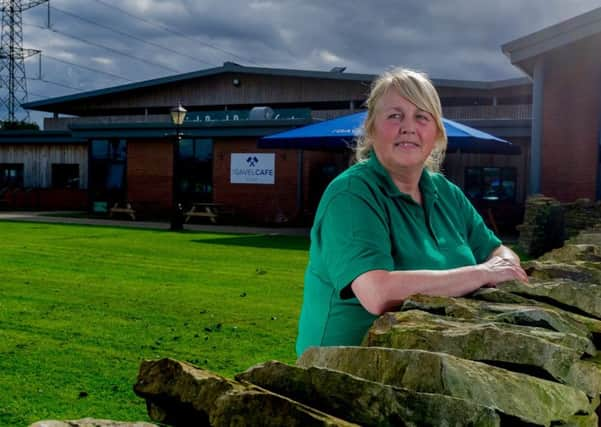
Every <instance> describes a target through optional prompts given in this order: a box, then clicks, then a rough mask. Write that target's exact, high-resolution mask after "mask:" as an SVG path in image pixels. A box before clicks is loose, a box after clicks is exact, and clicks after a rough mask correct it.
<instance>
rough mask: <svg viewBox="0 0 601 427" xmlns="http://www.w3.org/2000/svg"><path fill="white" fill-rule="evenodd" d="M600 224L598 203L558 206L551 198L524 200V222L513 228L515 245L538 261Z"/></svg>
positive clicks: (583, 200)
mask: <svg viewBox="0 0 601 427" xmlns="http://www.w3.org/2000/svg"><path fill="white" fill-rule="evenodd" d="M600 223H601V201H598V202H592V201H590V200H589V199H578V200H576V201H574V202H572V203H560V202H559V201H557V200H556V199H553V198H551V197H545V196H543V195H535V196H532V197H529V198H528V200H526V207H525V211H524V222H523V224H521V225H519V226H518V227H517V229H518V231H519V232H520V238H519V245H520V247H521V248H522V250H523V251H524V253H526V254H528V255H529V256H532V257H538V256H540V255H542V254H544V253H545V252H548V251H550V250H552V249H554V248H558V247H561V246H562V245H563V242H564V241H565V240H566V239H571V238H573V237H575V236H576V235H578V233H580V232H581V231H583V230H586V229H589V228H591V227H594V226H595V225H596V224H600Z"/></svg>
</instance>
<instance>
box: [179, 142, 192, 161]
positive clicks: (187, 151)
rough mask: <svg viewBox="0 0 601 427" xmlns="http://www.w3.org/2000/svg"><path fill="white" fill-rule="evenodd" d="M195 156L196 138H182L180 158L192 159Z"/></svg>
mask: <svg viewBox="0 0 601 427" xmlns="http://www.w3.org/2000/svg"><path fill="white" fill-rule="evenodd" d="M193 157H194V140H193V139H188V138H182V139H181V140H180V141H179V158H180V159H191V158H193Z"/></svg>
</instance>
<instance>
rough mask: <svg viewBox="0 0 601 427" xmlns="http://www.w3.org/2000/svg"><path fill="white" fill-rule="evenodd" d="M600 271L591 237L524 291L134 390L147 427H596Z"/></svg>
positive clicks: (179, 370) (596, 233)
mask: <svg viewBox="0 0 601 427" xmlns="http://www.w3.org/2000/svg"><path fill="white" fill-rule="evenodd" d="M600 261H601V228H592V229H589V230H587V231H585V232H581V233H580V234H578V235H577V236H575V237H574V238H572V239H570V240H568V241H567V242H566V244H565V245H564V246H563V247H562V248H559V249H556V250H554V251H551V252H549V253H547V254H546V255H545V256H543V257H541V258H539V259H537V260H536V261H531V262H529V263H525V268H526V270H527V271H528V273H529V275H530V283H529V284H528V285H525V284H522V283H519V282H506V283H502V284H500V285H498V286H497V287H496V288H483V289H481V290H479V291H477V292H475V293H473V294H471V295H469V296H467V297H465V298H444V297H428V296H423V295H415V296H413V297H411V298H409V299H407V300H406V301H404V303H403V305H402V306H401V307H400V308H399V310H398V311H397V312H393V313H387V314H385V315H383V316H381V317H380V318H379V319H377V320H376V321H375V322H374V324H373V325H372V327H371V328H370V330H369V331H368V333H367V334H366V336H365V338H364V341H363V343H362V344H361V346H357V347H321V348H317V347H313V348H310V349H308V350H307V351H306V352H305V353H304V354H303V355H302V356H301V357H300V358H299V360H298V361H297V363H296V365H294V366H293V365H287V364H284V363H280V362H277V361H269V362H265V363H262V364H260V365H257V366H254V367H251V368H249V369H248V370H247V371H245V372H242V373H240V374H238V375H237V376H236V377H235V379H227V378H223V377H221V376H219V375H216V374H214V373H211V372H208V371H206V370H203V369H200V368H198V367H195V366H193V365H190V364H188V363H185V362H180V361H177V360H173V359H161V360H153V361H146V362H144V363H142V365H141V367H140V371H139V374H138V379H137V382H136V384H135V386H134V391H135V392H136V393H137V394H138V395H139V396H141V397H142V398H144V399H145V400H146V402H147V407H148V413H149V416H150V418H151V419H152V420H154V421H155V422H156V423H157V424H160V425H174V426H191V425H195V426H196V425H200V426H255V425H261V426H350V425H362V426H512V427H513V426H560V425H561V426H580V427H593V426H598V425H599V420H598V416H597V412H598V411H599V408H600V403H601V399H600V396H601V354H600V353H599V349H600V348H601V263H600ZM57 425H58V424H57ZM69 425H71V424H69ZM74 425H79V424H74ZM115 425H118V424H115Z"/></svg>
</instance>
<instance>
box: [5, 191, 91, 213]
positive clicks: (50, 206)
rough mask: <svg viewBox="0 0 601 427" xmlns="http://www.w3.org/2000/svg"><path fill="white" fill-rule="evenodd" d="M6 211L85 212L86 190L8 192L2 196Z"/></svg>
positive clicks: (86, 202) (86, 203) (86, 204)
mask: <svg viewBox="0 0 601 427" xmlns="http://www.w3.org/2000/svg"><path fill="white" fill-rule="evenodd" d="M2 197H3V199H4V200H5V204H4V206H5V207H6V208H8V209H36V210H86V209H87V208H88V192H87V190H75V189H65V188H29V189H26V190H24V189H21V188H18V189H14V190H8V191H7V192H6V193H5V194H4V195H3V196H2Z"/></svg>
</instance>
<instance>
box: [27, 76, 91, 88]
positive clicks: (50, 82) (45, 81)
mask: <svg viewBox="0 0 601 427" xmlns="http://www.w3.org/2000/svg"><path fill="white" fill-rule="evenodd" d="M27 80H32V81H36V82H43V83H49V84H53V85H56V86H61V87H64V88H67V89H73V90H76V91H81V88H78V87H73V86H69V85H66V84H63V83H59V82H53V81H52V80H46V79H32V78H28V79H27Z"/></svg>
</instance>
